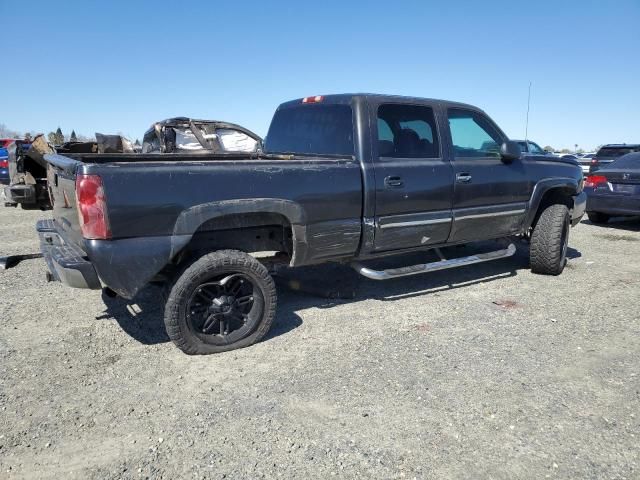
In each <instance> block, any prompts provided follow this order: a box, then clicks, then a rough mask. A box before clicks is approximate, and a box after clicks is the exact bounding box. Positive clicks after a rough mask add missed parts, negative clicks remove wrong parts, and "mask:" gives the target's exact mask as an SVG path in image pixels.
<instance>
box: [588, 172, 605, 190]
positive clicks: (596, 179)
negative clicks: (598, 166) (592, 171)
mask: <svg viewBox="0 0 640 480" xmlns="http://www.w3.org/2000/svg"><path fill="white" fill-rule="evenodd" d="M606 183H607V177H604V176H602V175H589V176H588V177H587V178H586V180H585V181H584V186H585V187H588V188H596V187H599V186H600V185H605V184H606Z"/></svg>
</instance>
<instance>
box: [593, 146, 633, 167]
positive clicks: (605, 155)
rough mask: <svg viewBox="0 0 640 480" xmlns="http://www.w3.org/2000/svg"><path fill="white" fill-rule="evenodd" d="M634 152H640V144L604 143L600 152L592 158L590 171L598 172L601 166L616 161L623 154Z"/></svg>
mask: <svg viewBox="0 0 640 480" xmlns="http://www.w3.org/2000/svg"><path fill="white" fill-rule="evenodd" d="M634 152H640V144H637V143H635V144H627V143H610V144H608V145H603V146H602V147H600V149H599V150H598V153H596V154H595V156H594V157H593V158H592V159H591V166H590V167H589V172H590V173H594V172H597V171H598V170H600V169H601V168H605V167H606V166H608V165H610V164H611V163H612V162H615V161H616V160H617V159H618V158H620V157H621V156H623V155H626V154H627V153H634Z"/></svg>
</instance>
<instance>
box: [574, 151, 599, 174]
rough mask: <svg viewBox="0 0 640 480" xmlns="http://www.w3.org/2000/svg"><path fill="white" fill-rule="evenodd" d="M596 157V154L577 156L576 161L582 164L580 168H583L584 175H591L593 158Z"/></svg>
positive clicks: (579, 154)
mask: <svg viewBox="0 0 640 480" xmlns="http://www.w3.org/2000/svg"><path fill="white" fill-rule="evenodd" d="M595 155H596V154H595V153H594V152H590V153H578V154H577V155H576V160H577V161H578V163H579V164H580V167H581V168H582V173H584V174H587V173H589V169H590V168H591V161H592V159H593V157H595Z"/></svg>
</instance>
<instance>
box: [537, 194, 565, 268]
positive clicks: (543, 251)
mask: <svg viewBox="0 0 640 480" xmlns="http://www.w3.org/2000/svg"><path fill="white" fill-rule="evenodd" d="M570 225H571V219H570V217H569V209H568V208H567V206H566V205H562V204H559V203H557V204H553V205H549V206H548V207H546V208H545V209H544V210H543V211H542V213H541V214H540V217H539V218H538V222H537V223H536V226H535V227H534V228H533V233H532V234H531V247H530V249H529V259H530V263H531V271H532V272H533V273H541V274H543V275H560V274H561V273H562V270H564V267H565V265H566V264H567V247H568V245H569V230H570V228H571V227H570Z"/></svg>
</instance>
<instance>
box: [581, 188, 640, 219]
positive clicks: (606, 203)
mask: <svg viewBox="0 0 640 480" xmlns="http://www.w3.org/2000/svg"><path fill="white" fill-rule="evenodd" d="M587 212H598V213H606V214H607V215H640V197H639V196H637V195H615V194H610V195H596V194H593V193H592V194H589V196H588V199H587Z"/></svg>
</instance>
